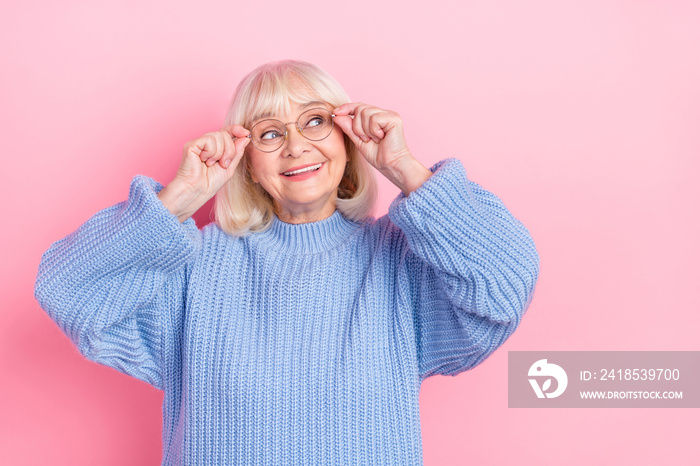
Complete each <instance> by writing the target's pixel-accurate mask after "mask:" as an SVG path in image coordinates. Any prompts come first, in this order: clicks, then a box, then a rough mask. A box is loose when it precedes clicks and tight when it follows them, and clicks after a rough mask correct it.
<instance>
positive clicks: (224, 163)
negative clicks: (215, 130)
mask: <svg viewBox="0 0 700 466" xmlns="http://www.w3.org/2000/svg"><path fill="white" fill-rule="evenodd" d="M219 133H220V134H221V136H222V137H223V140H224V153H223V155H222V156H221V159H219V165H221V167H222V168H227V167H228V166H229V164H230V163H231V159H233V157H234V156H235V155H236V146H235V145H234V144H233V138H232V137H231V135H230V134H229V133H227V132H226V131H220V132H219Z"/></svg>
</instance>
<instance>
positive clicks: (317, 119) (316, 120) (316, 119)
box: [304, 116, 324, 128]
mask: <svg viewBox="0 0 700 466" xmlns="http://www.w3.org/2000/svg"><path fill="white" fill-rule="evenodd" d="M323 123H324V119H323V117H321V116H313V117H311V119H310V120H309V121H307V122H306V126H304V127H305V128H308V127H313V126H319V125H322V124H323Z"/></svg>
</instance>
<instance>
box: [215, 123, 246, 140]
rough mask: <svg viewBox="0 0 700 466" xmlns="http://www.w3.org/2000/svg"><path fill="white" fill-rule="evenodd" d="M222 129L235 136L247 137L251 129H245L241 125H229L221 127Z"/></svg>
mask: <svg viewBox="0 0 700 466" xmlns="http://www.w3.org/2000/svg"><path fill="white" fill-rule="evenodd" d="M221 130H222V131H226V132H227V133H228V134H230V135H231V137H234V138H245V137H248V135H249V134H250V131H249V130H247V129H245V128H244V127H243V126H241V125H228V126H224V127H223V128H221Z"/></svg>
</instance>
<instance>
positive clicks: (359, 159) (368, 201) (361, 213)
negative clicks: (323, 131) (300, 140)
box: [214, 60, 377, 236]
mask: <svg viewBox="0 0 700 466" xmlns="http://www.w3.org/2000/svg"><path fill="white" fill-rule="evenodd" d="M299 84H301V85H299ZM314 100H320V101H325V102H328V103H329V104H331V105H333V106H335V107H338V106H340V105H342V104H344V103H346V102H350V98H349V97H348V95H347V94H346V93H345V91H344V90H343V88H342V87H340V85H339V84H338V82H337V81H336V80H335V79H333V77H331V76H330V75H329V74H328V73H326V72H325V71H324V70H322V69H321V68H319V67H318V66H316V65H313V64H311V63H307V62H303V61H298V60H282V61H277V62H271V63H266V64H264V65H261V66H259V67H257V68H256V69H254V70H253V71H251V72H250V73H249V74H248V75H247V76H245V77H244V78H243V79H242V80H241V82H240V83H239V84H238V87H237V88H236V92H235V93H234V95H233V99H232V100H231V105H230V107H229V110H228V113H227V115H226V122H225V124H226V125H227V126H228V125H232V124H238V125H242V126H243V127H245V128H250V126H249V125H250V123H251V122H252V121H254V120H256V119H258V118H259V117H260V115H263V114H265V113H270V114H272V115H275V114H281V113H288V112H289V111H290V109H291V105H290V103H291V102H294V103H297V104H304V103H306V102H309V101H314ZM343 137H344V140H345V150H346V153H347V160H348V162H347V164H346V166H345V173H344V174H343V178H342V180H341V181H340V185H339V186H338V191H337V197H336V207H337V209H338V210H339V211H340V213H341V214H343V216H345V217H346V218H348V219H350V220H354V221H358V222H363V221H365V220H367V219H369V217H371V216H372V214H373V211H374V205H375V201H376V198H377V180H376V178H375V175H374V172H373V171H372V168H371V166H370V165H369V163H368V162H367V161H366V160H365V158H364V157H363V156H362V154H360V153H359V152H358V151H357V148H356V147H355V144H354V143H353V142H352V141H351V140H350V138H348V136H347V135H346V134H345V133H343ZM273 217H274V204H273V199H272V196H270V194H268V193H267V191H265V190H264V189H263V187H262V186H261V185H260V184H259V183H255V182H254V181H253V180H252V178H251V176H250V168H249V161H248V150H247V148H246V152H245V154H244V155H243V157H242V158H241V160H240V162H239V163H238V166H237V167H236V170H235V172H234V175H233V177H232V178H231V179H230V180H229V181H228V182H227V183H226V184H225V185H224V186H223V187H222V188H221V189H220V190H219V191H218V192H217V193H216V197H215V200H214V221H215V222H216V224H217V225H218V226H219V228H221V229H222V230H223V231H225V232H226V233H228V234H230V235H233V236H245V235H246V234H248V233H250V232H260V231H264V230H266V229H268V228H269V227H270V226H271V225H272V221H273Z"/></svg>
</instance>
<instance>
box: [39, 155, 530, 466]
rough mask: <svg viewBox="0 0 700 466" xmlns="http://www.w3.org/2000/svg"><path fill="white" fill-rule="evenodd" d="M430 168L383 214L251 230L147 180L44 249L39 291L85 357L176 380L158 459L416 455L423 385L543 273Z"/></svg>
mask: <svg viewBox="0 0 700 466" xmlns="http://www.w3.org/2000/svg"><path fill="white" fill-rule="evenodd" d="M430 170H431V171H432V172H433V175H432V176H431V177H430V178H429V179H428V180H427V181H426V182H425V183H424V184H423V185H422V186H421V187H419V188H418V189H417V190H415V191H414V192H412V193H411V194H410V195H409V196H406V195H404V194H403V193H401V194H399V195H398V197H397V198H396V199H395V200H394V201H393V202H392V203H391V206H390V208H389V213H388V215H385V216H383V217H381V218H379V219H371V220H370V221H367V222H361V223H357V222H353V221H350V220H348V219H346V218H345V217H344V216H343V215H341V214H340V212H339V211H335V213H334V214H333V215H331V216H330V217H328V218H326V219H324V220H321V221H318V222H312V223H305V224H298V225H295V224H288V223H284V222H282V221H281V220H279V219H278V218H277V217H275V218H274V223H273V224H272V227H271V228H270V229H269V230H267V231H265V232H262V233H254V234H250V235H248V236H245V237H241V238H234V237H232V236H230V235H227V234H226V233H224V232H222V231H221V230H220V229H219V228H218V227H217V226H216V225H215V224H209V225H207V226H206V227H204V228H203V229H201V230H199V229H198V228H197V226H196V225H195V223H194V220H192V219H188V220H187V221H185V222H184V223H180V222H179V221H178V220H177V218H176V217H175V216H174V215H172V214H171V213H170V212H169V211H168V210H167V209H166V208H165V206H164V205H163V204H162V203H161V202H160V200H159V199H158V197H157V196H156V194H157V192H158V191H159V190H160V189H162V188H163V186H162V185H160V184H159V183H157V182H155V181H154V180H152V179H151V178H148V177H145V176H141V175H138V176H136V177H134V179H133V181H132V183H131V188H130V191H129V197H128V200H127V201H124V202H121V203H119V204H116V205H114V206H112V207H109V208H106V209H104V210H102V211H100V212H98V213H97V214H95V215H94V216H92V217H91V218H90V219H89V220H88V221H87V222H86V223H85V224H83V225H82V226H81V227H80V228H79V229H78V230H76V231H75V232H73V233H71V234H70V235H68V236H67V237H66V238H64V239H61V240H59V241H57V242H55V243H53V244H52V245H51V247H50V249H49V250H48V251H46V252H45V253H44V255H43V256H42V261H41V264H40V266H39V272H38V276H37V281H36V288H35V295H36V298H37V300H38V301H39V303H40V304H41V306H42V308H43V309H44V310H45V311H46V312H47V313H48V315H49V316H50V317H51V319H52V320H53V321H55V322H56V323H57V324H58V326H59V327H60V329H61V330H62V331H63V332H64V333H65V334H66V335H67V336H68V337H69V338H70V339H71V341H72V342H73V343H74V344H75V345H76V347H77V348H78V349H79V350H80V352H81V354H82V355H84V356H85V357H86V358H88V359H90V360H92V361H96V362H98V363H100V364H104V365H107V366H110V367H113V368H115V369H118V370H120V371H122V372H124V373H126V374H128V375H130V376H133V377H136V378H138V379H141V380H143V381H145V382H147V383H149V384H151V385H153V386H155V387H157V388H158V389H161V390H164V392H165V393H164V400H163V464H168V465H169V464H189V465H209V464H212V465H213V464H217V465H218V464H222V465H233V464H242V465H248V464H255V465H262V464H264V465H307V464H309V465H311V464H313V465H316V464H318V465H335V464H343V465H345V464H358V465H394V464H395V465H420V464H422V463H423V456H422V442H421V430H420V417H419V409H418V408H419V405H418V394H419V389H420V385H421V382H422V381H423V380H424V379H425V378H426V377H429V376H432V375H436V374H442V375H456V374H458V373H460V372H462V371H465V370H468V369H471V368H473V367H475V366H476V365H478V364H479V363H481V362H483V361H484V360H485V359H486V358H487V357H488V356H489V355H490V354H491V353H492V352H493V351H495V350H496V348H498V347H499V346H500V345H502V344H503V342H504V341H505V340H506V339H507V338H508V337H509V336H510V335H511V334H512V333H513V331H514V330H515V329H516V327H517V326H518V324H519V323H520V320H521V318H522V316H523V314H524V312H525V310H526V309H527V307H528V306H529V304H530V302H531V300H532V295H533V291H534V287H535V283H536V281H537V277H538V274H539V256H538V253H537V251H536V249H535V245H534V242H533V240H532V238H531V236H530V234H529V232H528V230H527V229H526V228H525V227H524V226H523V225H522V223H521V222H520V221H518V220H517V219H515V218H514V217H513V215H512V214H511V213H510V212H509V211H508V210H507V209H506V207H505V206H504V204H503V203H502V202H501V200H500V199H499V198H498V197H497V196H495V195H494V194H492V193H490V192H489V191H486V190H485V189H484V188H482V187H481V186H480V185H478V184H477V183H475V182H473V181H471V180H468V179H467V175H466V172H465V170H464V167H463V165H462V163H461V162H460V161H459V160H457V159H445V160H442V161H440V162H438V163H436V164H435V165H434V166H433V167H431V169H430Z"/></svg>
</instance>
